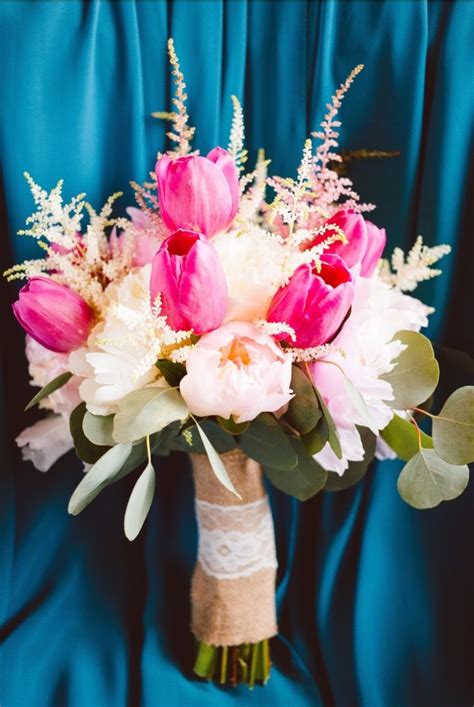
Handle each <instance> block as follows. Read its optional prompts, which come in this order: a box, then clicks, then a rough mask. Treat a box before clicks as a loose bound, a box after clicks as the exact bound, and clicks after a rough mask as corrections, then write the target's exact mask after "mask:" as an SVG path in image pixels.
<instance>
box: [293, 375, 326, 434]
mask: <svg viewBox="0 0 474 707" xmlns="http://www.w3.org/2000/svg"><path fill="white" fill-rule="evenodd" d="M291 388H292V390H293V393H294V394H295V395H294V397H293V398H292V399H291V400H290V403H289V405H288V411H287V413H286V419H287V420H288V422H289V423H290V425H291V426H292V427H293V428H294V429H295V430H297V431H298V432H300V433H301V434H306V433H308V432H311V430H314V428H315V427H316V425H317V424H318V422H319V420H320V419H321V417H322V412H321V408H320V407H319V403H318V399H317V397H316V393H315V392H314V387H313V384H312V383H311V381H310V380H309V378H308V376H307V375H306V374H305V373H304V371H302V370H301V368H299V367H298V366H293V368H292V373H291Z"/></svg>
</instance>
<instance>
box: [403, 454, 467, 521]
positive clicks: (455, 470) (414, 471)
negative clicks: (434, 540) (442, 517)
mask: <svg viewBox="0 0 474 707" xmlns="http://www.w3.org/2000/svg"><path fill="white" fill-rule="evenodd" d="M468 481H469V468H468V467H467V466H458V465H454V464H448V462H445V461H444V460H443V459H441V457H440V456H439V455H438V454H437V452H436V451H435V450H434V449H421V450H420V451H419V452H418V453H417V454H415V456H414V457H412V458H411V459H410V461H409V462H407V464H405V466H404V467H403V469H402V472H401V474H400V476H399V477H398V482H397V489H398V492H399V494H400V496H401V497H402V498H403V500H404V501H406V503H408V504H409V505H410V506H413V508H434V507H435V506H438V505H439V504H440V503H441V501H451V500H452V499H453V498H457V496H460V495H461V494H462V492H463V491H464V489H465V488H466V486H467V484H468Z"/></svg>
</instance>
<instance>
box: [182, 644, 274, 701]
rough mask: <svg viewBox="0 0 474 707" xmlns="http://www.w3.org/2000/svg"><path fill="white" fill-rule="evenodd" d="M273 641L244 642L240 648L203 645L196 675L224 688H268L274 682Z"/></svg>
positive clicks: (197, 658)
mask: <svg viewBox="0 0 474 707" xmlns="http://www.w3.org/2000/svg"><path fill="white" fill-rule="evenodd" d="M270 670H271V660H270V645H269V640H268V639H265V640H263V641H259V642H258V643H242V644H241V645H240V646H211V645H208V644H207V643H203V642H201V641H200V642H199V643H198V648H197V656H196V662H195V663H194V672H195V674H196V675H198V676H199V677H201V678H204V679H206V680H213V679H215V680H216V682H219V684H220V685H232V687H237V685H239V684H244V685H248V687H249V689H250V690H253V688H254V687H255V685H256V684H257V683H261V684H262V685H266V684H267V682H268V680H269V679H270ZM216 672H217V675H216Z"/></svg>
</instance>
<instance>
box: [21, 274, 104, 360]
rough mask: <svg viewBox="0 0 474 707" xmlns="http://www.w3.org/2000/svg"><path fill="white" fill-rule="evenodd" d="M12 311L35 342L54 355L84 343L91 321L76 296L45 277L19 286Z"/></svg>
mask: <svg viewBox="0 0 474 707" xmlns="http://www.w3.org/2000/svg"><path fill="white" fill-rule="evenodd" d="M13 312H14V314H15V316H16V318H17V319H18V321H19V322H20V324H21V326H22V327H23V329H24V330H25V331H26V332H27V333H28V334H29V335H30V336H31V337H32V338H33V339H34V340H35V341H37V342H38V343H40V344H42V346H44V347H45V348H47V349H49V350H50V351H56V352H58V353H69V352H70V351H72V350H73V349H78V348H79V347H80V346H82V345H83V344H85V342H86V341H87V337H88V336H89V331H90V329H91V327H92V324H93V319H94V315H93V312H92V309H91V308H90V307H89V305H88V304H87V302H85V300H83V299H82V297H80V295H78V294H77V293H76V292H73V291H72V290H70V289H69V287H66V286H65V285H60V284H59V283H57V282H55V281H54V280H50V279H49V278H46V277H32V278H31V280H29V281H28V283H27V284H26V285H25V286H24V287H22V289H21V290H20V294H19V297H18V300H17V301H16V302H15V303H14V304H13Z"/></svg>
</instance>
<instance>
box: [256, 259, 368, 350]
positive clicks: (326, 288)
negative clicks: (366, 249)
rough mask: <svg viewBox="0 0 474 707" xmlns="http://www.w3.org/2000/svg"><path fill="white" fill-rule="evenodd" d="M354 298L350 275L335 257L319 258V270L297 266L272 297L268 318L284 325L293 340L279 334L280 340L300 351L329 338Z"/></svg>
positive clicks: (320, 343) (318, 344)
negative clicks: (292, 336) (291, 333)
mask: <svg viewBox="0 0 474 707" xmlns="http://www.w3.org/2000/svg"><path fill="white" fill-rule="evenodd" d="M353 298H354V285H353V281H352V275H351V273H350V271H349V269H348V268H347V267H346V265H344V263H343V261H342V260H341V258H339V256H337V255H323V256H321V271H320V272H319V273H318V272H317V270H316V268H311V266H310V265H300V267H299V268H298V269H297V270H296V271H295V272H294V273H293V275H292V277H291V279H290V281H289V283H288V284H287V285H285V286H284V287H281V288H280V289H279V290H278V292H277V293H276V295H275V296H274V297H273V300H272V303H271V305H270V309H269V312H268V316H267V319H268V321H269V322H285V323H286V324H289V325H290V326H291V327H292V328H293V329H294V331H295V334H296V341H294V342H291V340H290V338H289V335H288V334H286V333H281V334H279V335H278V336H277V338H279V339H283V340H286V341H288V343H292V345H294V346H297V347H299V348H309V347H311V346H320V345H322V344H326V343H327V342H328V341H330V340H331V339H332V337H333V336H334V335H335V333H336V332H337V330H338V329H339V327H340V326H341V324H342V322H343V320H344V317H345V316H346V314H347V312H348V311H349V308H350V306H351V304H352V300H353Z"/></svg>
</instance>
